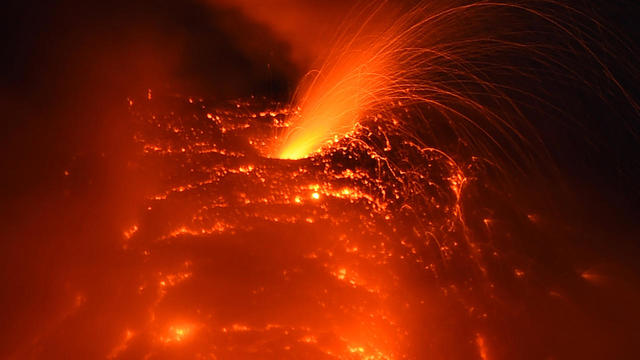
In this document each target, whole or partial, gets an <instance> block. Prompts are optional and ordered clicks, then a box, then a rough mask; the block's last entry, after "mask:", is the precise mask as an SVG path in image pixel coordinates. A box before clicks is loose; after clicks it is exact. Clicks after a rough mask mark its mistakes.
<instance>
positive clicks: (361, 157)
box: [111, 98, 488, 359]
mask: <svg viewBox="0 0 640 360" xmlns="http://www.w3.org/2000/svg"><path fill="white" fill-rule="evenodd" d="M154 100H155V99H154ZM154 100H150V101H142V102H141V104H138V103H135V104H133V101H132V104H133V105H132V107H133V110H134V113H135V114H136V117H137V118H138V119H139V124H140V131H139V132H138V133H137V135H136V140H137V141H138V142H139V143H140V145H141V149H142V151H143V153H144V154H143V155H142V156H141V158H140V160H139V161H140V164H139V166H141V168H143V169H148V171H156V172H157V177H158V178H159V179H160V180H159V182H160V185H158V188H159V189H160V191H159V192H158V193H157V194H155V195H153V196H151V197H150V198H149V199H148V201H147V202H146V204H145V208H144V209H141V212H140V215H139V219H138V221H137V222H136V223H135V224H134V225H132V227H131V228H130V229H129V230H127V231H126V232H125V239H124V243H123V249H124V251H126V252H128V253H130V254H131V255H132V256H134V257H136V258H138V257H139V260H140V262H141V265H140V268H139V269H138V271H139V273H138V274H132V276H134V277H136V278H137V279H138V280H139V282H140V284H139V287H138V289H136V291H137V292H138V294H139V296H140V297H144V298H145V299H147V303H146V307H147V308H146V309H145V312H146V315H145V316H142V318H141V319H140V321H139V322H138V323H137V324H135V325H134V324H132V325H131V328H128V329H127V330H126V334H125V335H124V340H123V341H124V342H123V343H122V344H121V345H120V346H118V347H117V348H116V349H114V351H113V353H112V354H111V356H112V358H115V359H126V358H133V357H139V356H143V355H144V356H148V358H150V359H164V358H173V357H175V356H176V355H177V354H180V356H181V357H195V358H203V359H209V358H211V359H232V358H233V359H254V358H255V359H300V358H304V359H405V358H406V359H410V358H422V356H427V355H429V354H431V356H436V357H440V356H443V355H444V354H447V356H449V358H451V356H454V357H456V356H460V357H465V356H469V355H470V354H473V356H474V357H477V356H479V355H480V353H481V351H484V350H483V349H480V350H479V349H478V346H479V345H480V346H482V347H484V344H483V341H484V340H483V338H482V335H481V334H480V333H478V326H477V324H479V323H480V322H481V321H482V318H483V317H484V316H486V314H484V313H483V312H482V304H478V303H473V302H472V299H474V298H484V296H479V295H478V294H479V293H480V292H487V293H488V286H487V283H486V280H485V275H484V270H483V268H482V266H480V265H479V258H478V251H477V249H475V248H474V246H472V245H471V243H470V242H469V241H468V238H467V236H466V234H465V226H464V223H463V221H462V216H461V207H460V196H461V192H462V188H463V186H465V181H468V180H467V179H466V177H465V174H464V172H463V170H462V169H461V168H460V167H459V166H458V165H457V164H456V163H455V162H454V161H453V160H452V159H451V158H449V157H448V156H446V155H445V154H444V153H442V152H440V151H438V150H435V149H429V148H423V147H420V146H418V145H416V144H415V143H413V142H411V141H410V140H409V139H407V137H406V136H403V135H401V134H400V133H398V132H394V131H393V130H392V129H393V126H389V124H388V123H386V122H385V121H383V120H381V119H378V118H375V117H373V118H372V119H369V120H367V121H365V122H364V123H363V124H364V125H362V126H360V127H359V128H358V129H357V130H356V131H354V132H353V133H351V134H349V135H348V136H347V137H345V138H343V139H336V141H335V142H334V143H333V144H331V146H328V147H326V148H325V149H324V150H323V151H322V152H320V153H318V154H316V155H314V156H312V157H310V158H306V159H302V160H280V159H272V158H269V157H265V156H262V155H261V154H264V153H265V151H266V149H267V148H268V147H269V146H270V145H271V144H272V142H273V141H275V136H274V134H277V133H278V131H279V130H281V129H280V128H282V127H285V126H287V125H288V124H287V123H286V121H285V115H286V114H287V112H288V111H290V110H288V109H287V108H283V107H281V106H279V105H278V104H265V103H266V101H261V100H256V99H252V100H251V101H250V102H246V101H238V102H237V103H235V104H230V105H228V106H226V107H224V106H223V107H222V108H218V109H211V108H210V107H209V106H207V105H206V104H205V103H204V102H203V101H202V100H194V99H188V101H187V100H185V99H181V98H173V99H172V98H164V99H163V101H162V102H163V104H164V106H167V105H166V104H170V105H168V106H169V107H171V106H174V108H172V109H167V108H165V109H161V108H160V107H159V106H158V105H156V104H157V103H156V102H155V101H154ZM256 103H258V104H260V103H261V105H256ZM259 106H262V107H268V108H270V109H269V110H267V111H265V110H262V111H261V110H260V108H259ZM391 125H392V124H391ZM145 171H147V170H145ZM474 294H475V295H474ZM474 324H475V325H474Z"/></svg>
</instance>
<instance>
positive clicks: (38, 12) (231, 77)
mask: <svg viewBox="0 0 640 360" xmlns="http://www.w3.org/2000/svg"><path fill="white" fill-rule="evenodd" d="M589 7H591V8H592V10H593V11H594V12H595V13H597V14H599V15H600V16H601V17H602V18H603V19H604V20H605V21H606V22H607V24H609V25H610V27H611V28H613V29H615V30H616V33H617V34H618V35H619V36H620V37H621V38H622V39H623V41H624V42H626V43H627V44H628V45H629V47H628V48H624V47H622V46H621V44H620V43H612V45H611V46H612V48H611V50H612V51H611V53H608V54H607V61H608V62H609V63H610V64H611V65H610V66H611V68H612V72H613V73H614V75H616V77H617V78H618V79H619V81H620V82H621V84H622V85H623V86H624V87H625V88H626V89H627V90H628V92H629V94H630V95H631V97H632V98H635V99H636V100H637V99H639V98H640V90H639V89H638V82H637V79H638V74H637V73H635V70H634V69H633V66H635V64H634V63H635V62H636V59H637V54H638V52H634V51H635V49H637V47H638V46H639V44H638V39H640V37H639V36H640V29H638V28H637V27H636V26H635V23H636V22H637V19H638V18H639V17H640V7H639V6H638V5H637V4H635V3H634V2H631V1H629V2H621V1H618V2H611V1H606V2H604V1H602V2H590V5H589ZM331 11H335V9H334V8H332V10H331ZM1 13H2V18H3V19H2V21H1V24H2V25H0V26H2V27H3V29H2V35H3V36H2V52H3V54H2V57H1V61H0V66H1V70H0V79H1V80H0V109H1V111H2V125H3V128H2V131H0V136H1V138H0V146H1V150H0V151H1V154H0V166H1V168H2V184H1V187H0V199H1V201H0V203H1V208H0V211H1V214H0V215H1V217H0V221H1V223H2V238H1V244H0V261H1V264H0V266H1V268H0V277H1V279H2V288H1V290H0V309H2V310H1V311H2V314H3V315H2V319H3V320H2V321H0V323H1V324H2V325H0V333H2V334H3V336H2V340H0V357H4V355H5V354H9V353H11V352H12V349H15V348H16V347H18V346H21V345H23V346H24V345H25V344H28V343H29V342H30V341H34V339H33V338H32V336H33V333H34V329H37V328H38V327H39V326H40V325H39V324H40V321H42V319H51V318H52V317H55V313H56V311H57V309H58V308H60V307H61V306H62V303H61V302H62V301H63V300H62V299H63V298H64V296H63V295H64V292H65V284H66V281H67V280H66V279H67V278H68V277H69V276H70V274H77V273H78V272H82V273H83V274H84V275H83V280H82V281H86V282H91V281H96V280H95V279H100V278H101V274H100V273H101V272H105V271H109V270H108V269H109V267H110V266H113V264H109V263H108V261H107V260H105V259H106V258H107V257H106V256H104V254H105V253H108V252H109V251H113V250H112V249H111V239H113V237H114V236H119V232H120V231H121V229H122V228H123V227H124V225H125V224H126V219H127V218H128V215H130V214H131V213H132V212H133V211H134V210H135V209H136V206H137V204H136V200H135V199H137V198H139V196H136V195H138V194H139V193H140V192H144V186H143V185H142V184H145V183H147V181H150V180H149V179H145V178H142V177H140V176H139V174H138V175H137V174H134V173H133V172H132V171H131V169H130V168H129V167H127V162H128V159H129V157H130V154H131V152H132V150H133V146H134V144H133V143H132V141H131V135H132V133H131V128H130V124H129V114H128V112H127V105H126V101H127V97H144V96H145V95H146V93H147V89H149V88H151V89H153V91H167V92H172V93H177V94H183V95H194V96H206V97H212V98H215V99H220V100H224V99H234V98H238V97H246V96H248V95H252V94H254V95H265V96H268V97H271V98H274V99H277V100H284V101H286V100H287V99H288V98H289V97H290V95H291V93H292V91H293V90H294V89H295V85H296V83H297V81H298V79H299V78H300V76H301V74H303V73H304V72H305V71H306V70H308V69H307V68H305V64H301V63H300V62H299V61H294V60H292V57H291V51H292V50H291V45H290V44H289V43H287V42H286V41H285V40H284V39H280V37H279V36H278V35H276V34H275V33H274V32H273V31H272V30H271V29H270V28H269V27H268V26H266V25H261V24H259V23H256V22H254V21H253V20H251V19H250V17H247V16H246V15H244V13H243V12H241V11H240V10H234V9H232V8H229V7H216V6H212V5H211V4H204V3H201V2H196V1H164V2H157V1H120V0H115V1H109V2H83V1H58V2H55V4H54V3H53V2H35V1H9V2H8V3H7V2H5V3H4V4H3V5H2V11H1ZM156 89H157V90H156ZM556 98H557V99H556V100H557V101H558V104H562V106H565V107H566V108H567V109H569V111H570V112H572V113H573V114H575V116H574V117H575V119H578V121H579V126H574V125H565V124H559V123H557V122H553V121H541V122H540V123H539V124H538V125H536V126H537V127H538V129H539V131H540V133H541V136H542V138H543V139H544V141H545V144H546V145H547V146H548V148H549V151H550V153H551V155H552V157H553V158H554V159H555V161H556V162H557V167H558V169H559V173H560V174H561V175H560V177H561V178H562V179H563V184H562V185H558V186H557V188H556V187H554V184H549V183H544V184H539V185H538V186H537V187H536V185H535V184H531V183H529V182H528V181H529V180H527V176H526V174H525V175H524V176H523V179H522V181H521V183H522V184H523V186H522V192H523V193H544V194H551V195H547V196H558V199H562V200H561V201H558V203H560V204H561V205H558V206H557V209H555V211H557V212H558V214H559V216H561V217H564V219H565V220H566V221H565V223H566V225H567V226H571V227H573V228H577V229H580V231H579V232H580V234H581V235H580V239H579V240H577V241H578V242H579V243H578V244H576V245H578V246H579V247H580V248H581V249H582V251H585V252H587V253H590V254H591V256H592V257H593V258H594V259H595V261H594V262H595V263H598V264H603V265H604V266H608V267H614V268H615V269H616V270H615V271H614V273H615V274H617V276H619V277H620V281H621V282H623V283H624V285H622V287H623V288H625V289H626V290H624V291H623V290H620V291H619V292H617V291H614V292H613V295H612V297H611V299H610V301H611V306H612V307H615V306H616V304H617V303H618V300H619V299H618V297H621V296H627V295H626V294H629V293H634V294H635V293H637V289H638V287H637V286H638V283H637V281H636V277H637V275H638V267H637V265H636V264H635V263H636V262H637V259H638V256H639V255H640V251H639V250H638V249H639V245H640V243H639V242H638V239H639V237H638V236H640V231H639V226H640V222H639V221H638V219H640V166H639V160H638V159H639V158H640V146H638V134H640V124H639V119H638V116H637V114H635V113H634V111H633V109H632V108H631V106H630V105H629V103H628V101H627V99H624V98H623V97H622V96H620V95H619V94H615V93H611V94H609V95H608V97H606V98H605V99H599V98H598V97H597V96H593V95H590V94H588V92H586V91H582V90H580V89H577V90H576V91H575V92H571V89H569V88H566V89H560V90H559V92H558V93H557V94H556ZM65 171H67V172H68V175H65ZM567 189H570V191H568V192H567V191H566V190H567ZM527 196H528V195H527ZM527 196H523V197H527ZM620 301H622V300H620ZM612 319H614V320H612V324H611V326H612V327H615V326H616V323H615V317H612ZM629 331H634V330H633V329H630V330H629ZM636 331H637V329H636Z"/></svg>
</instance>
